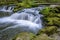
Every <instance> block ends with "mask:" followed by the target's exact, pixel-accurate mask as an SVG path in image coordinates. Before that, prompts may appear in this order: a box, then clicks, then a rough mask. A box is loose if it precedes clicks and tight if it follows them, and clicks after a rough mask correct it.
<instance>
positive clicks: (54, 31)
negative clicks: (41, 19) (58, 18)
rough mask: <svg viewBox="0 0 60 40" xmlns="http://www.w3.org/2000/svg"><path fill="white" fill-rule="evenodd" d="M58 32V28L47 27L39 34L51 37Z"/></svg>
mask: <svg viewBox="0 0 60 40" xmlns="http://www.w3.org/2000/svg"><path fill="white" fill-rule="evenodd" d="M56 32H57V27H56V26H47V27H45V28H43V29H42V30H40V31H39V33H38V35H39V34H42V33H46V34H47V35H51V34H54V33H56Z"/></svg>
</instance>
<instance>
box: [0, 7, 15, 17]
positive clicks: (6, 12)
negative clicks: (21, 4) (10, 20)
mask: <svg viewBox="0 0 60 40" xmlns="http://www.w3.org/2000/svg"><path fill="white" fill-rule="evenodd" d="M13 10H14V6H1V7H0V17H5V16H10V15H11V14H12V13H13Z"/></svg>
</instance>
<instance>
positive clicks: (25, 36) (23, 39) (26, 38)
mask: <svg viewBox="0 0 60 40" xmlns="http://www.w3.org/2000/svg"><path fill="white" fill-rule="evenodd" d="M34 36H35V35H34V34H33V33H27V32H22V33H20V34H17V35H16V36H15V38H14V39H13V40H31V39H32V38H33V37H34Z"/></svg>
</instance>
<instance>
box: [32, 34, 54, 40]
mask: <svg viewBox="0 0 60 40" xmlns="http://www.w3.org/2000/svg"><path fill="white" fill-rule="evenodd" d="M32 40H54V38H51V37H48V36H47V35H46V34H41V35H38V36H36V37H35V38H34V39H32Z"/></svg>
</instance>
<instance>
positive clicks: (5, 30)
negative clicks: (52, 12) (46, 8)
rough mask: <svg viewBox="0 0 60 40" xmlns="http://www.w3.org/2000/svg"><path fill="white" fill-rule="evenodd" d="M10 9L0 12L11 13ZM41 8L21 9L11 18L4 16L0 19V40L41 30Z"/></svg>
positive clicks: (8, 39)
mask: <svg viewBox="0 0 60 40" xmlns="http://www.w3.org/2000/svg"><path fill="white" fill-rule="evenodd" d="M10 9H11V7H9V8H8V10H7V11H5V7H4V8H2V9H1V10H0V11H3V10H4V11H5V12H11V11H10ZM42 9H43V7H36V8H29V9H23V10H21V11H18V12H16V13H13V14H12V15H11V16H5V17H2V18H0V40H10V39H11V38H12V37H13V36H14V35H16V34H18V33H20V32H32V33H34V34H37V32H38V31H39V30H40V29H41V28H42V20H41V17H43V15H41V14H39V10H42Z"/></svg>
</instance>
